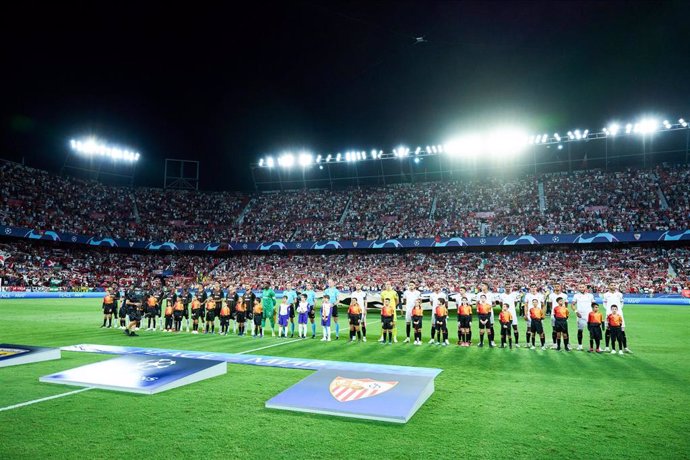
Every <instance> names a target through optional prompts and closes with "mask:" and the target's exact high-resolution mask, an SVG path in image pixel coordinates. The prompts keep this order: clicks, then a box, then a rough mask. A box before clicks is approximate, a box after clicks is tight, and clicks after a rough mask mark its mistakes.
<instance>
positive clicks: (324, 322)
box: [321, 316, 331, 327]
mask: <svg viewBox="0 0 690 460" xmlns="http://www.w3.org/2000/svg"><path fill="white" fill-rule="evenodd" d="M321 325H322V326H323V327H331V317H330V316H329V317H328V318H326V319H324V318H323V317H321Z"/></svg>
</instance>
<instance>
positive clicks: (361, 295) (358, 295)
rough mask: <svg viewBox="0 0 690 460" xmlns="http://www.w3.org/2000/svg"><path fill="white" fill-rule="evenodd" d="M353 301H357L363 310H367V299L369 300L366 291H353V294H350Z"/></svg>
mask: <svg viewBox="0 0 690 460" xmlns="http://www.w3.org/2000/svg"><path fill="white" fill-rule="evenodd" d="M350 295H351V296H352V298H353V299H357V303H358V304H359V306H360V307H362V310H364V309H365V308H367V304H366V299H367V293H366V292H364V291H352V294H350Z"/></svg>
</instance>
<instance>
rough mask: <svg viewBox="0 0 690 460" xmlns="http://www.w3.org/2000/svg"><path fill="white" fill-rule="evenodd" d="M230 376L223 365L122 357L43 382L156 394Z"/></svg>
mask: <svg viewBox="0 0 690 460" xmlns="http://www.w3.org/2000/svg"><path fill="white" fill-rule="evenodd" d="M226 372H227V364H226V363H225V362H220V361H210V360H199V359H189V358H174V359H172V358H161V357H155V358H151V357H148V356H122V357H119V358H114V359H110V360H107V361H101V362H100V363H95V364H88V365H86V366H81V367H77V368H74V369H69V370H66V371H63V372H58V373H56V374H51V375H46V376H44V377H41V378H40V379H39V380H40V381H41V382H48V383H59V384H63V385H74V386H82V387H95V388H102V389H106V390H115V391H124V392H128V393H143V394H155V393H160V392H161V391H167V390H170V389H173V388H177V387H180V386H183V385H189V384H192V383H195V382H199V381H201V380H205V379H209V378H211V377H216V376H218V375H222V374H225V373H226Z"/></svg>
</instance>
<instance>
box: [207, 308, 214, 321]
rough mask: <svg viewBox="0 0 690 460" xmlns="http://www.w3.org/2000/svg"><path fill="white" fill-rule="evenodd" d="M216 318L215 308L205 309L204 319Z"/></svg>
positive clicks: (211, 319) (212, 319)
mask: <svg viewBox="0 0 690 460" xmlns="http://www.w3.org/2000/svg"><path fill="white" fill-rule="evenodd" d="M215 319H216V311H215V310H207V311H206V321H215Z"/></svg>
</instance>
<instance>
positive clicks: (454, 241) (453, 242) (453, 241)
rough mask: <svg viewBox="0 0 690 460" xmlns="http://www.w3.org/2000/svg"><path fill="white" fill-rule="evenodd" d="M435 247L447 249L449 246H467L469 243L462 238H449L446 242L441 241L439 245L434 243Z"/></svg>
mask: <svg viewBox="0 0 690 460" xmlns="http://www.w3.org/2000/svg"><path fill="white" fill-rule="evenodd" d="M434 246H435V247H437V248H445V247H448V246H467V241H465V240H464V239H462V238H458V237H455V238H449V239H447V240H446V241H440V242H438V243H434Z"/></svg>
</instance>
